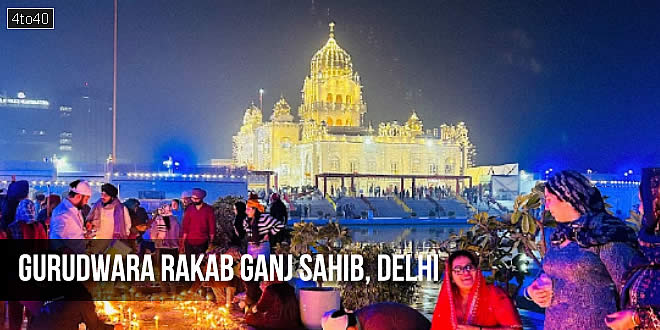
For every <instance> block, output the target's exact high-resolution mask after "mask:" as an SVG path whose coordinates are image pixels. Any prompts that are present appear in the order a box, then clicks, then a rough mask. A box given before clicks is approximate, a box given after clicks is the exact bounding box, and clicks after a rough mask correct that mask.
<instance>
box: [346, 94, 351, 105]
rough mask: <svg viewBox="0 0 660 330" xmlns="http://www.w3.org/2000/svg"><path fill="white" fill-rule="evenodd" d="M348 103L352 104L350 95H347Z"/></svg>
mask: <svg viewBox="0 0 660 330" xmlns="http://www.w3.org/2000/svg"><path fill="white" fill-rule="evenodd" d="M346 103H347V104H351V96H350V95H346Z"/></svg>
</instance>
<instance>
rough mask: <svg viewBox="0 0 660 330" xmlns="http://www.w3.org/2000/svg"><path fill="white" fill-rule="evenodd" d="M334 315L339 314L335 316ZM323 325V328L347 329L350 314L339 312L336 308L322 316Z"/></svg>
mask: <svg viewBox="0 0 660 330" xmlns="http://www.w3.org/2000/svg"><path fill="white" fill-rule="evenodd" d="M337 314H341V315H337ZM333 315H337V316H334V317H333ZM321 326H322V327H323V330H346V328H347V327H348V314H346V313H337V310H334V309H333V310H331V311H329V312H326V313H325V314H323V317H322V318H321Z"/></svg>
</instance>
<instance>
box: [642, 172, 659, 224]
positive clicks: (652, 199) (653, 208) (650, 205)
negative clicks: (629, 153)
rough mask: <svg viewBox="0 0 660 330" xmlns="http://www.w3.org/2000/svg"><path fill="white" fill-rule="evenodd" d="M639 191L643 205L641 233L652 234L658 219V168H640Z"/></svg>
mask: <svg viewBox="0 0 660 330" xmlns="http://www.w3.org/2000/svg"><path fill="white" fill-rule="evenodd" d="M639 193H640V196H641V198H642V206H643V207H644V218H643V219H642V233H646V234H654V232H655V230H656V227H657V225H658V222H659V221H660V168H645V169H643V170H642V181H641V184H640V186H639Z"/></svg>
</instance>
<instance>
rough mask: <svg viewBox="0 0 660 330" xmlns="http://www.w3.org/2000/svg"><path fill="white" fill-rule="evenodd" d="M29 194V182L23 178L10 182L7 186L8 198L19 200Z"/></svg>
mask: <svg viewBox="0 0 660 330" xmlns="http://www.w3.org/2000/svg"><path fill="white" fill-rule="evenodd" d="M29 194H30V184H29V183H28V182H27V181H25V180H20V181H16V182H12V183H11V184H9V188H7V199H8V200H21V199H24V198H26V197H28V195H29Z"/></svg>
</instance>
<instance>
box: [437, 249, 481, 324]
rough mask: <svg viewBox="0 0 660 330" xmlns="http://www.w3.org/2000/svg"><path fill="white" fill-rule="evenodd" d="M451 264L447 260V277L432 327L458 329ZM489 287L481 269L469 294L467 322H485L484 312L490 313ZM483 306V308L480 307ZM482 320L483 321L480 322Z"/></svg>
mask: <svg viewBox="0 0 660 330" xmlns="http://www.w3.org/2000/svg"><path fill="white" fill-rule="evenodd" d="M451 272H452V270H451V265H450V264H449V260H447V261H445V277H444V279H443V280H442V287H441V289H440V295H439V296H438V301H437V303H436V305H435V311H433V319H432V320H431V324H432V329H452V330H453V329H456V326H457V325H458V320H457V319H456V306H455V305H456V304H455V303H454V294H455V293H456V292H454V288H453V287H452V286H453V284H452V279H451ZM488 293H489V292H488V287H487V286H486V280H485V279H484V276H483V274H482V273H481V271H480V270H478V271H477V273H476V278H475V279H474V284H473V285H472V288H471V289H470V294H469V295H468V304H467V309H466V310H467V312H468V315H466V318H465V324H483V321H482V320H483V318H485V316H484V315H483V314H484V313H488V312H489V311H488V305H486V304H485V303H486V302H487V301H485V300H487V299H488ZM480 300H481V302H480ZM479 307H482V308H479ZM480 321H481V322H480Z"/></svg>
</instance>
